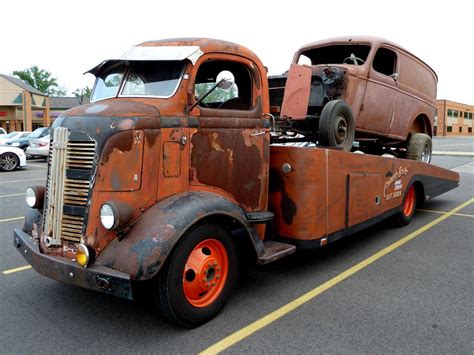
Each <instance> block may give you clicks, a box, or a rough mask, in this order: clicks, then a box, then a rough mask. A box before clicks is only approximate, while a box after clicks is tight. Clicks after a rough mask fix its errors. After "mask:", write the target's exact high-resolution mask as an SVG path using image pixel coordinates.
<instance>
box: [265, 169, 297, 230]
mask: <svg viewBox="0 0 474 355" xmlns="http://www.w3.org/2000/svg"><path fill="white" fill-rule="evenodd" d="M285 185H286V184H285V178H284V177H283V176H282V174H281V173H280V171H279V170H278V169H270V193H277V192H279V193H280V194H281V204H280V210H281V216H282V218H283V221H284V222H285V223H286V224H288V225H291V224H293V218H294V217H295V216H296V213H297V212H298V208H297V207H296V203H295V202H294V201H293V200H292V199H291V197H290V195H289V194H288V192H287V191H286V187H285Z"/></svg>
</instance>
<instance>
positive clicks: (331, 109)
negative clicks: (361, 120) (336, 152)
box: [319, 100, 355, 152]
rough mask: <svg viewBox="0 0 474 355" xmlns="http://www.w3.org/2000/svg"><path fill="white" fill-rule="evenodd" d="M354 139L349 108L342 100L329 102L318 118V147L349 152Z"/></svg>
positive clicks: (353, 126) (352, 122)
mask: <svg viewBox="0 0 474 355" xmlns="http://www.w3.org/2000/svg"><path fill="white" fill-rule="evenodd" d="M354 137H355V124H354V117H353V115H352V111H351V108H350V107H349V106H348V105H347V103H346V102H345V101H343V100H333V101H329V102H328V103H327V104H326V105H325V106H324V107H323V110H322V111H321V117H320V118H319V139H320V145H322V146H327V147H342V148H343V149H344V150H345V151H346V152H349V151H351V149H352V145H353V143H354Z"/></svg>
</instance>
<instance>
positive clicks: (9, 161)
mask: <svg viewBox="0 0 474 355" xmlns="http://www.w3.org/2000/svg"><path fill="white" fill-rule="evenodd" d="M19 165H20V159H18V157H17V155H16V154H14V153H8V152H7V153H4V154H3V155H1V156H0V169H2V170H5V171H12V170H15V169H16V168H18V166H19Z"/></svg>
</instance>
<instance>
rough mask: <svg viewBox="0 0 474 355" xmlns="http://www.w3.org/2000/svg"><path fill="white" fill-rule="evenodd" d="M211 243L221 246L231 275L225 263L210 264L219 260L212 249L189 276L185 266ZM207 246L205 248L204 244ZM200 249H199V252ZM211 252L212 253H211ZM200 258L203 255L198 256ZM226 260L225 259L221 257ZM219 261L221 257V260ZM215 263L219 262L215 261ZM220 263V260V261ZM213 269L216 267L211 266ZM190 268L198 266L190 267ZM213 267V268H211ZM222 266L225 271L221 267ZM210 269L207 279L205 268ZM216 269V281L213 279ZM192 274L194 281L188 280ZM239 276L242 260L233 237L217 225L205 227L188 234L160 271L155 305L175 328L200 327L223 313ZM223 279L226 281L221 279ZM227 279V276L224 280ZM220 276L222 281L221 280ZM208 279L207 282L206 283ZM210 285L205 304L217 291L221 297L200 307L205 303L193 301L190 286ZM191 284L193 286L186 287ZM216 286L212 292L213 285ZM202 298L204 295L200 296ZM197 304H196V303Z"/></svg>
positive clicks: (202, 226)
mask: <svg viewBox="0 0 474 355" xmlns="http://www.w3.org/2000/svg"><path fill="white" fill-rule="evenodd" d="M208 241H213V243H216V244H217V245H219V246H221V247H222V248H223V249H222V250H224V249H225V254H226V257H227V260H228V262H227V271H226V272H224V263H221V262H219V263H216V264H214V263H208V261H209V260H211V259H206V258H211V257H215V255H214V254H218V253H214V249H212V247H210V248H208V249H207V250H205V247H203V248H202V250H201V251H200V252H201V253H202V254H203V255H206V256H202V258H203V260H206V261H202V263H201V264H200V265H201V266H202V267H196V268H195V269H197V270H196V271H195V272H194V270H193V267H191V266H189V268H188V270H187V271H186V274H185V266H186V265H187V263H188V259H189V260H191V255H194V256H195V255H196V254H195V253H199V250H200V249H199V246H201V245H207V244H206V243H207V242H208ZM203 243H204V244H203ZM196 248H197V249H196ZM210 249H211V250H210ZM198 256H199V255H198ZM221 256H222V255H221ZM217 257H218V256H217ZM214 260H215V259H214ZM217 260H220V259H217ZM211 264H212V265H216V266H215V267H214V266H211ZM189 265H195V264H193V263H191V262H190V263H189ZM207 265H209V267H208V266H207ZM221 265H222V270H221V268H220V266H221ZM206 267H208V269H207V270H206V271H205V275H206V276H205V277H204V278H202V277H203V275H204V273H203V272H201V271H204V268H206ZM211 269H212V278H210V277H211V276H210V275H211ZM190 270H191V271H193V272H194V275H193V273H192V272H191V273H190V274H191V279H190V280H188V273H189V272H190ZM237 274H238V258H237V253H236V249H235V246H234V243H233V240H232V238H231V236H230V234H229V233H228V232H227V231H226V230H225V229H224V228H222V227H221V226H219V225H216V224H202V225H199V226H197V227H195V228H193V229H191V230H190V231H189V232H187V233H186V234H185V235H184V236H183V237H182V238H181V240H180V241H179V242H178V243H177V245H176V247H175V248H174V250H173V252H172V254H171V255H170V256H169V259H168V260H167V261H166V264H165V265H164V266H163V269H162V270H160V272H159V274H158V276H157V277H156V278H155V285H154V293H155V302H156V305H157V307H158V309H159V311H160V313H161V314H162V315H163V317H164V318H165V319H166V320H167V321H169V322H171V323H174V324H178V325H181V326H185V327H190V328H191V327H196V326H199V325H201V324H203V323H205V322H207V321H209V320H211V319H212V318H214V317H215V316H216V315H217V314H218V313H219V312H220V310H221V309H222V308H223V307H224V305H225V303H226V301H227V299H228V298H229V295H230V293H231V291H232V289H233V287H234V284H235V281H236V278H237ZM221 275H222V278H221ZM224 275H226V276H224ZM218 276H219V277H218ZM205 279H206V282H204V280H205ZM200 280H202V281H203V284H206V283H207V286H206V285H204V287H208V290H209V291H208V292H209V294H207V291H205V292H203V294H204V295H203V296H202V297H203V300H205V298H206V297H207V296H209V295H211V293H212V292H213V290H214V288H215V290H217V291H216V292H217V293H214V296H215V298H214V299H212V298H211V299H210V300H208V301H209V302H210V303H209V304H202V305H196V303H197V302H200V301H201V299H199V298H198V299H191V298H190V297H189V295H188V294H186V292H189V291H187V290H189V288H186V287H190V286H189V284H197V285H201V282H200ZM213 281H216V282H217V285H216V282H213ZM187 282H189V284H186V283H187ZM210 283H212V284H213V285H211V287H210V288H209V284H210ZM198 297H201V294H199V295H198ZM194 302H196V303H194Z"/></svg>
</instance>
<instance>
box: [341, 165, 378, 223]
mask: <svg viewBox="0 0 474 355" xmlns="http://www.w3.org/2000/svg"><path fill="white" fill-rule="evenodd" d="M347 179H348V184H347V190H348V191H346V194H348V197H347V201H348V204H349V206H348V211H347V213H348V214H347V226H353V225H356V224H358V223H361V222H363V221H366V220H368V219H370V218H373V217H375V216H377V215H379V214H380V213H381V211H380V210H381V203H382V192H381V191H382V185H383V176H382V174H358V173H356V174H349V175H348V177H347Z"/></svg>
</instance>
